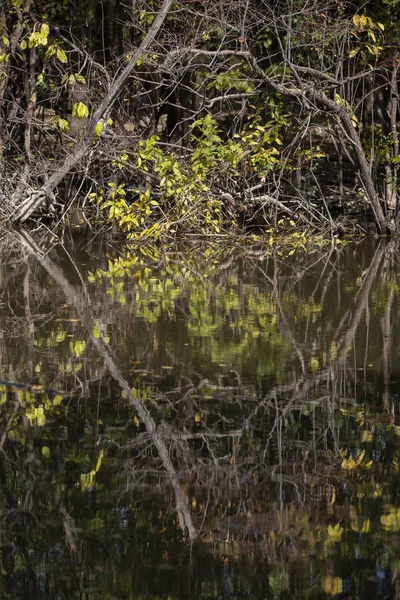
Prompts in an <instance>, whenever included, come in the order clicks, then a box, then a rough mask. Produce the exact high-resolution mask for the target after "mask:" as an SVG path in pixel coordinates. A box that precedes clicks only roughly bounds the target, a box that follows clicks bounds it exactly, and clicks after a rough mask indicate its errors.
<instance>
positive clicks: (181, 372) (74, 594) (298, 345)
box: [0, 232, 400, 598]
mask: <svg viewBox="0 0 400 600" xmlns="http://www.w3.org/2000/svg"><path fill="white" fill-rule="evenodd" d="M6 241H7V254H6V251H4V255H3V260H2V266H1V271H0V276H1V280H2V287H1V292H0V303H1V309H2V310H1V316H0V319H1V335H0V368H1V376H0V378H1V381H0V418H1V424H2V425H1V431H0V448H1V451H2V452H1V455H0V490H1V496H0V499H1V507H2V512H1V515H2V525H1V530H0V563H1V569H0V589H1V593H2V596H3V597H5V598H8V597H13V598H14V597H17V598H18V597H20V598H22V597H40V598H108V597H109V598H324V597H333V596H341V597H347V598H373V597H377V598H395V597H399V598H400V562H399V561H400V554H399V551H398V548H400V534H399V532H400V489H399V485H398V481H399V469H400V452H399V447H400V415H399V410H398V397H397V387H398V385H399V375H398V373H397V367H396V365H397V362H398V343H397V341H398V339H399V335H400V331H399V328H400V322H399V319H398V317H397V315H398V314H399V284H398V279H399V265H398V258H397V257H398V249H397V247H396V244H395V242H394V241H391V242H389V243H386V242H374V243H372V242H362V243H359V244H350V245H347V246H344V247H332V248H328V249H321V250H318V251H309V252H306V251H305V250H304V249H300V248H298V249H296V251H295V252H294V253H292V252H289V251H284V250H282V251H274V252H271V251H268V250H260V249H259V248H258V249H255V248H251V249H248V250H243V248H240V249H236V250H235V249H232V248H224V247H223V245H221V244H219V245H205V244H203V243H197V244H192V245H191V246H189V247H186V248H184V249H183V250H180V249H178V250H177V251H176V252H175V253H171V254H169V255H168V256H166V257H165V256H164V257H160V256H159V255H158V254H157V252H156V251H149V250H147V249H141V250H140V249H139V250H138V251H135V250H133V249H131V250H126V249H125V250H124V249H114V250H112V249H110V248H107V247H106V246H102V244H101V243H100V242H99V241H98V240H96V241H92V242H89V243H88V242H80V243H76V244H75V245H74V244H70V245H69V246H68V249H66V248H61V247H55V248H53V249H52V250H51V251H49V249H48V247H47V246H46V247H45V246H44V244H43V243H42V244H39V243H38V242H37V241H35V240H34V239H33V238H32V236H30V235H29V234H27V233H24V232H21V233H18V234H13V239H12V245H11V244H10V241H9V240H6ZM200 257H201V260H200Z"/></svg>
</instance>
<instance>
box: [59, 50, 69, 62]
mask: <svg viewBox="0 0 400 600" xmlns="http://www.w3.org/2000/svg"><path fill="white" fill-rule="evenodd" d="M56 54H57V58H58V60H59V61H60V62H62V63H64V64H65V63H67V62H68V58H67V55H66V54H65V52H64V50H63V49H62V48H57V53H56Z"/></svg>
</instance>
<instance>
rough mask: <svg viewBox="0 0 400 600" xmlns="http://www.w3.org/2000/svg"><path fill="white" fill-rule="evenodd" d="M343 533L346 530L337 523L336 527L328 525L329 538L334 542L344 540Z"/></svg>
mask: <svg viewBox="0 0 400 600" xmlns="http://www.w3.org/2000/svg"><path fill="white" fill-rule="evenodd" d="M343 533H344V529H343V527H341V526H340V523H336V525H328V536H329V537H330V538H331V540H332V541H334V542H339V541H340V540H341V539H342V535H343Z"/></svg>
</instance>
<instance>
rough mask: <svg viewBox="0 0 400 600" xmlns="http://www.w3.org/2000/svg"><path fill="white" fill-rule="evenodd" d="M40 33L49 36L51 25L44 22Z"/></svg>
mask: <svg viewBox="0 0 400 600" xmlns="http://www.w3.org/2000/svg"><path fill="white" fill-rule="evenodd" d="M40 33H41V34H42V36H43V37H49V33H50V27H49V26H48V24H47V23H42V26H41V27H40Z"/></svg>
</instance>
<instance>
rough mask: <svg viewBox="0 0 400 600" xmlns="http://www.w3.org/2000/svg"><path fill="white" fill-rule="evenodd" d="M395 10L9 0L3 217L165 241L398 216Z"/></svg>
mask: <svg viewBox="0 0 400 600" xmlns="http://www.w3.org/2000/svg"><path fill="white" fill-rule="evenodd" d="M399 11H400V3H399V2H397V1H393V0H390V1H389V0H382V2H379V3H375V2H358V1H354V2H349V1H347V0H340V1H339V0H326V1H324V2H321V1H320V0H318V1H316V0H314V1H311V2H309V1H307V2H306V1H304V0H299V1H298V2H295V3H293V2H292V1H290V2H289V1H287V0H273V1H272V2H271V1H270V0H268V1H267V0H233V1H232V0H230V1H229V2H224V0H223V1H222V2H219V3H215V2H213V1H211V0H202V1H196V0H193V1H187V0H164V1H163V2H159V1H158V0H143V1H141V0H140V1H138V2H133V3H129V2H116V1H115V0H108V1H106V0H102V1H100V2H95V1H94V0H85V1H84V2H79V3H78V2H76V1H75V0H74V1H68V2H67V1H64V2H53V1H45V0H37V1H34V0H5V1H4V2H3V3H2V7H1V8H0V116H1V119H0V174H1V177H0V209H1V210H0V213H1V216H2V218H3V219H4V220H9V221H14V222H24V221H26V220H27V219H31V218H37V217H39V218H43V217H49V216H50V217H51V218H52V219H53V220H54V221H55V222H56V223H61V222H63V220H65V219H68V218H69V219H70V220H74V219H75V220H77V221H78V222H86V223H88V224H90V225H91V224H92V223H99V222H101V221H102V222H107V223H108V224H110V225H111V226H112V227H114V228H115V229H117V230H119V231H122V232H123V233H124V234H125V235H127V236H128V237H131V238H138V237H141V238H144V239H150V240H155V241H157V240H158V239H159V238H160V236H161V237H163V236H164V237H165V236H177V235H180V234H183V233H188V232H190V233H193V232H195V233H198V232H201V233H206V234H208V235H217V234H218V235H220V234H221V233H232V232H237V231H243V230H248V229H249V228H252V229H254V228H257V229H260V228H262V230H263V231H265V230H266V231H267V232H268V233H269V234H271V233H272V234H275V233H276V232H277V231H279V230H282V231H286V230H288V229H289V230H290V232H291V233H293V232H296V233H299V232H304V231H307V232H316V231H318V232H319V233H327V234H329V235H335V234H340V233H344V232H346V231H348V230H351V231H352V232H360V233H363V232H368V231H374V232H375V231H376V232H378V233H380V234H387V233H395V232H398V230H399V228H400V216H399V201H398V168H399V162H400V159H399V140H398V130H397V118H398V112H399V107H398V68H399V64H400V63H399V44H400V39H399V34H398V28H397V26H396V23H397V20H398V18H399ZM77 215H78V216H77Z"/></svg>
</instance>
